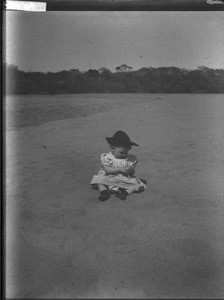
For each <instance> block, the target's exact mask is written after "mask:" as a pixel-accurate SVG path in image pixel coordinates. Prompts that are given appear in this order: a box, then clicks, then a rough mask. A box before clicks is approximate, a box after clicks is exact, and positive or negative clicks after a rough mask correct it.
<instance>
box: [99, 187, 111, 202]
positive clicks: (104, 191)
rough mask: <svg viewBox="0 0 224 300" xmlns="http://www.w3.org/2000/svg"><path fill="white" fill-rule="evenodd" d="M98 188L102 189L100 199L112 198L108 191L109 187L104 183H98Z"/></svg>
mask: <svg viewBox="0 0 224 300" xmlns="http://www.w3.org/2000/svg"><path fill="white" fill-rule="evenodd" d="M98 189H99V191H100V195H99V197H98V199H99V200H100V201H106V200H108V199H109V198H110V192H109V191H108V188H107V186H106V185H104V184H98Z"/></svg>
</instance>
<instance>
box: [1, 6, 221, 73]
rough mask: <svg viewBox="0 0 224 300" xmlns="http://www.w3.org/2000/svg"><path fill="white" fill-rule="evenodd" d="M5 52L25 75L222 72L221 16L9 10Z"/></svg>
mask: <svg viewBox="0 0 224 300" xmlns="http://www.w3.org/2000/svg"><path fill="white" fill-rule="evenodd" d="M6 50H7V51H6V52H7V55H6V59H7V63H9V64H15V65H17V66H19V68H20V69H22V70H26V71H28V70H31V71H53V72H54V71H60V70H69V69H80V70H81V71H84V70H88V69H90V68H91V69H99V68H101V67H107V68H109V69H110V70H111V71H114V70H115V68H116V67H117V66H119V65H121V64H127V65H129V66H131V67H133V69H139V68H142V67H160V66H176V67H181V68H182V67H183V68H186V69H194V68H197V67H198V66H207V67H211V68H224V13H223V12H218V11H216V12H212V11H210V12H205V11H204V12H202V11H201V12H200V11H199V12H193V11H188V12H187V11H183V12H180V11H177V12H169V11H164V12H161V11H160V12H159V11H158V12H155V11H152V12H131V11H126V12H117V11H116V12H115V11H114V12H113V11H112V12H109V11H108V12H94V11H92V12H75V11H74V12H46V13H29V12H9V11H8V12H6Z"/></svg>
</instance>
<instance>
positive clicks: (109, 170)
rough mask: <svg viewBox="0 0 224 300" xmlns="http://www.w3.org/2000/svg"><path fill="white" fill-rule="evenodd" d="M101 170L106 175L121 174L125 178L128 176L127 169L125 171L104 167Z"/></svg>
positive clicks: (123, 169)
mask: <svg viewBox="0 0 224 300" xmlns="http://www.w3.org/2000/svg"><path fill="white" fill-rule="evenodd" d="M103 169H104V171H105V173H106V175H118V174H122V175H125V176H127V175H128V174H129V172H128V169H125V168H114V167H109V166H104V167H103Z"/></svg>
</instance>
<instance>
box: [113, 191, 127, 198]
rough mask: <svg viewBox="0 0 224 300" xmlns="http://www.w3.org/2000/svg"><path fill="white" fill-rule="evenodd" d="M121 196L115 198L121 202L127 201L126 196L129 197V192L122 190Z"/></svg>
mask: <svg viewBox="0 0 224 300" xmlns="http://www.w3.org/2000/svg"><path fill="white" fill-rule="evenodd" d="M120 191H121V192H120V194H117V195H116V196H115V197H116V198H118V199H120V200H126V196H127V195H128V193H127V191H125V190H123V189H120Z"/></svg>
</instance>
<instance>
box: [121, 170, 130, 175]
mask: <svg viewBox="0 0 224 300" xmlns="http://www.w3.org/2000/svg"><path fill="white" fill-rule="evenodd" d="M120 173H121V174H122V175H124V176H128V175H129V170H128V169H125V168H124V169H120Z"/></svg>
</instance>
